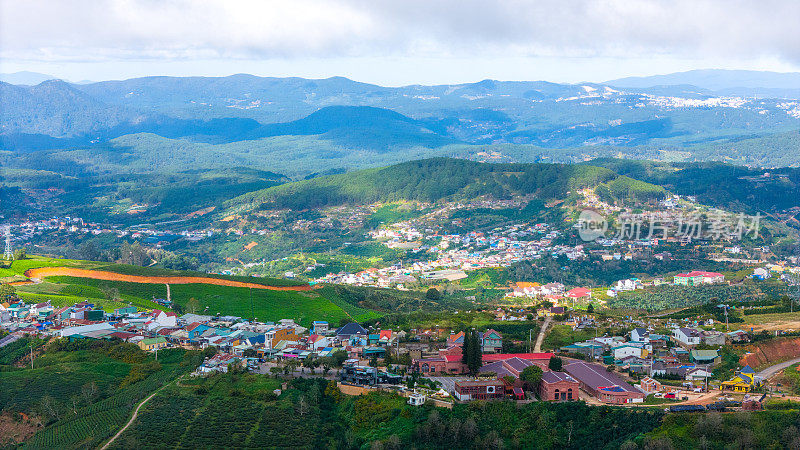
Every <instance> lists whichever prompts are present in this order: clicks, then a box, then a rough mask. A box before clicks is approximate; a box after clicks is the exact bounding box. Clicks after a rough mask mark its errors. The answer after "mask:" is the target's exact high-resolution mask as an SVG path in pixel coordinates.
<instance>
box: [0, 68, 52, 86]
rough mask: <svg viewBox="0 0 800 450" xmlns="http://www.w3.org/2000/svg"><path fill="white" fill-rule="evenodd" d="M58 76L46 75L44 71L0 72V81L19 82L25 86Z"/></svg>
mask: <svg viewBox="0 0 800 450" xmlns="http://www.w3.org/2000/svg"><path fill="white" fill-rule="evenodd" d="M57 78H58V77H54V76H53V75H47V74H44V73H37V72H27V71H22V72H14V73H0V81H2V82H4V83H10V84H20V85H26V86H33V85H35V84H39V83H41V82H42V81H47V80H55V79H57Z"/></svg>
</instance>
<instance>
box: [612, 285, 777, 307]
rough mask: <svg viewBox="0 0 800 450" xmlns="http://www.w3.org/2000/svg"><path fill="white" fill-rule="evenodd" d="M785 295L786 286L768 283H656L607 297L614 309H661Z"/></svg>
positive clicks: (756, 299)
mask: <svg viewBox="0 0 800 450" xmlns="http://www.w3.org/2000/svg"><path fill="white" fill-rule="evenodd" d="M782 295H786V287H785V286H783V287H781V286H774V285H769V284H755V283H742V284H739V285H727V284H720V285H705V286H667V285H664V286H659V287H657V288H652V289H648V290H644V291H631V292H623V293H620V294H619V295H618V296H617V297H615V298H612V299H610V300H608V306H609V307H610V308H613V309H626V310H631V309H633V310H647V311H661V310H667V309H675V308H684V307H687V306H695V305H701V304H704V303H708V302H716V303H725V302H729V301H758V300H764V299H768V298H770V299H777V298H779V297H780V296H782Z"/></svg>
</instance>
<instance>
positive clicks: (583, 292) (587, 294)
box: [567, 287, 592, 300]
mask: <svg viewBox="0 0 800 450" xmlns="http://www.w3.org/2000/svg"><path fill="white" fill-rule="evenodd" d="M567 297H568V298H572V299H575V300H578V299H582V298H592V290H591V289H589V288H584V287H577V288H575V289H570V290H569V291H567Z"/></svg>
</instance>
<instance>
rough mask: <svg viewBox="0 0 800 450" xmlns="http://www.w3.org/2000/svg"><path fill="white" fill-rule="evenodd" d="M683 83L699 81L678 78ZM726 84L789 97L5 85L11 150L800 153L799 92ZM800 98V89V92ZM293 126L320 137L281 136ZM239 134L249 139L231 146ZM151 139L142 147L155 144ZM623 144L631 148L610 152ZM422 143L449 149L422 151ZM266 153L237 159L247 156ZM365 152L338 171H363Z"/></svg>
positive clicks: (349, 86)
mask: <svg viewBox="0 0 800 450" xmlns="http://www.w3.org/2000/svg"><path fill="white" fill-rule="evenodd" d="M726 73H727V72H726ZM777 75H781V74H777ZM709 76H710V75H709ZM695 78H697V77H695ZM681 81H685V82H693V81H698V80H697V79H689V80H679V79H676V80H674V82H676V83H678V82H681ZM659 82H671V81H670V80H659ZM643 84H649V83H643ZM728 85H731V84H724V83H718V84H716V85H713V86H711V87H724V86H728ZM789 85H791V84H790V83H788V82H786V83H784V84H779V86H789ZM727 89H734V90H736V89H749V90H753V89H760V90H761V91H764V92H766V91H769V92H772V91H770V89H772V90H774V89H778V90H779V91H780V92H779V93H776V94H775V95H773V97H776V98H767V97H768V96H767V97H765V98H753V97H752V96H751V95H750V94H747V95H744V94H742V95H741V96H740V95H739V94H736V93H735V92H728V91H714V90H712V89H710V88H705V87H702V86H701V87H698V86H697V85H693V84H686V83H683V84H675V85H656V86H648V87H634V88H622V87H615V86H610V85H606V84H596V83H581V84H556V83H548V82H543V81H496V80H483V81H479V82H476V83H465V84H456V85H437V86H421V85H415V86H404V87H382V86H376V85H373V84H367V83H359V82H356V81H352V80H348V79H346V78H342V77H334V78H327V79H319V80H312V79H304V78H269V77H257V76H253V75H244V74H240V75H232V76H229V77H186V78H180V77H145V78H135V79H130V80H122V81H104V82H99V83H90V84H86V85H79V84H70V83H66V82H63V81H56V80H48V81H45V82H43V83H41V84H39V85H36V86H17V85H12V84H7V83H2V84H0V146H2V147H0V149H3V150H11V151H17V152H26V151H34V150H47V149H66V150H68V149H76V148H90V147H92V146H95V145H101V146H102V145H105V144H110V145H109V146H108V147H109V148H115V147H114V144H111V143H112V141H116V140H118V139H122V140H123V141H124V140H125V139H124V137H125V136H128V135H139V134H142V133H146V134H148V136H147V137H145V138H137V139H128V141H132V142H135V143H137V144H136V145H146V146H150V145H155V146H157V147H158V148H161V149H163V148H164V146H165V145H171V144H174V143H170V142H167V141H166V140H164V139H163V138H167V140H173V139H180V140H182V141H185V142H182V143H180V145H179V146H180V147H181V148H185V149H187V151H190V150H188V148H189V147H193V146H192V145H190V144H191V143H205V144H214V145H229V144H231V146H229V147H227V148H225V149H213V151H212V152H211V153H214V154H218V153H217V151H218V150H225V151H229V150H231V149H232V148H236V150H237V151H241V150H242V149H245V150H247V149H248V146H249V145H250V144H245V143H250V142H255V141H258V144H255V145H256V147H257V148H258V149H259V150H262V149H264V146H267V147H269V149H267V153H268V154H270V155H275V154H276V153H275V152H276V151H277V150H276V149H277V148H280V149H281V151H282V153H281V156H282V157H281V158H280V160H276V159H274V158H273V159H272V161H273V162H277V161H280V162H281V164H285V166H282V167H281V168H280V169H278V170H280V171H281V172H283V173H287V174H292V176H298V175H299V176H305V175H308V174H309V173H312V172H321V171H324V170H327V168H323V167H320V164H321V163H323V162H324V160H325V158H339V157H341V156H342V155H348V154H352V155H355V154H356V152H365V153H363V154H359V155H358V159H359V160H360V161H363V163H362V164H360V165H358V166H357V167H365V166H376V165H382V164H386V163H393V162H398V161H402V160H409V159H414V158H419V157H424V156H460V155H461V154H463V153H464V152H450V151H449V149H447V147H448V146H449V145H451V144H459V145H475V146H492V147H491V148H492V149H495V148H497V146H502V147H503V148H505V149H508V150H510V153H509V154H503V155H495V156H494V157H493V158H495V157H498V158H501V160H503V161H507V160H509V159H508V158H509V157H511V154H514V155H516V156H513V157H512V158H513V160H517V161H530V160H531V159H533V160H534V161H539V160H548V159H547V155H546V154H543V152H542V151H540V150H541V149H548V148H549V149H563V148H570V149H577V148H582V149H585V150H582V151H579V152H571V153H572V156H570V158H569V159H570V160H574V159H576V158H577V159H578V160H583V159H590V158H591V157H596V156H608V155H616V154H617V153H618V154H619V156H622V155H628V156H630V155H634V156H640V157H642V156H646V157H651V155H652V154H653V153H656V154H659V153H663V154H668V157H670V158H676V157H678V158H680V159H687V160H691V159H695V158H696V159H708V158H715V159H725V158H726V157H727V156H728V155H726V154H725V151H726V150H725V145H726V144H727V143H731V142H743V144H740V145H738V146H737V150H736V158H737V159H736V161H737V162H738V163H742V164H758V165H766V166H771V165H774V164H795V163H800V156H799V155H797V152H794V151H793V149H794V144H792V145H793V146H792V147H791V148H789V149H785V150H781V149H780V146H781V145H782V143H783V142H790V143H794V142H795V140H794V139H793V138H790V139H786V138H785V137H778V138H774V139H773V136H780V135H781V134H782V133H787V132H790V131H793V130H797V129H800V102H797V101H794V100H792V101H787V100H786V99H784V98H782V97H784V96H785V95H784V94H785V93H786V90H785V89H783V88H771V87H765V88H759V87H748V88H727ZM748 92H749V91H748ZM778 94H780V95H778ZM759 95H760V94H759ZM795 98H798V99H800V91H798V95H797V96H796V97H795ZM288 136H294V137H308V138H307V139H299V138H293V139H290V138H286V139H283V138H282V137H288ZM790 137H791V136H790ZM267 141H268V142H267ZM745 141H746V143H745ZM142 143H144V144H142ZM235 143H242V145H240V146H232V144H235ZM320 143H322V145H320ZM714 143H718V144H721V146H719V148H717V149H714V150H713V151H712V150H709V151H705V152H700V151H699V149H698V146H703V147H709V146H710V145H712V144H714ZM751 143H752V144H753V145H756V146H759V147H764V148H765V149H768V151H763V152H762V151H757V152H748V151H747V149H745V148H744V147H743V146H746V145H750V144H751ZM292 145H294V146H295V147H294V148H292V147H291V146H292ZM518 145H521V146H525V147H523V151H520V148H517V147H513V146H518ZM287 146H288V147H287ZM529 146H533V147H535V148H536V151H535V153H536V157H535V158H534V157H531V155H530V154H529V153H528V152H527V149H528V147H529ZM152 148H155V147H144V148H142V147H139V148H136V151H137V152H138V151H141V152H142V153H147V152H148V151H150V150H152ZM598 148H602V149H603V150H602V151H598V150H597V149H598ZM613 148H616V149H618V150H616V152H613V151H610V150H608V149H613ZM323 149H324V150H323ZM410 149H417V150H415V151H416V153H414V152H412V153H409V154H405V155H404V154H402V152H403V151H406V152H409V151H410ZM419 149H442V151H437V152H435V153H430V152H427V153H425V152H423V153H424V154H423V153H420V151H419ZM203 150H206V148H204V149H203ZM198 151H201V150H198ZM389 153H391V156H390V157H389V158H384V156H385V155H386V154H389ZM466 153H468V154H475V153H480V150H477V151H474V152H473V151H469V150H468V151H467V152H466ZM553 153H554V154H556V153H559V152H553ZM203 154H204V155H205V153H203ZM253 154H254V153H247V154H245V155H235V156H237V157H238V156H242V157H243V158H245V159H246V158H249V157H251V156H253ZM187 156H188V155H187ZM731 156H732V155H731ZM740 156H741V157H743V158H742V159H738V158H739V157H740ZM297 158H300V159H303V160H305V161H312V160H313V163H312V164H309V165H306V166H305V168H304V170H291V169H289V168H288V167H287V166H291V165H292V164H294V163H296V162H297ZM481 158H483V157H476V159H481ZM493 160H495V161H496V160H497V159H493ZM549 160H550V161H554V160H559V161H561V160H562V159H559V158H557V157H555V158H552V159H549ZM772 161H780V162H779V163H777V162H776V163H773V162H772ZM353 162H354V160H353V159H351V160H349V161H348V162H347V163H346V164H342V165H338V164H337V165H336V166H335V167H333V168H334V169H343V168H352V167H353ZM244 163H245V161H243V165H246V166H250V165H249V164H244ZM331 163H332V161H331ZM258 168H266V169H269V167H261V166H259V167H258ZM303 172H305V173H303Z"/></svg>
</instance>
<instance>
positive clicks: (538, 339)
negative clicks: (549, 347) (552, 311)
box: [533, 316, 553, 353]
mask: <svg viewBox="0 0 800 450" xmlns="http://www.w3.org/2000/svg"><path fill="white" fill-rule="evenodd" d="M552 320H553V318H552V317H550V316H547V317H546V318H545V319H544V323H543V324H542V329H541V330H539V336H536V345H534V346H533V351H534V352H536V353H539V352H541V351H542V341H544V335H545V334H547V327H549V326H550V322H551V321H552Z"/></svg>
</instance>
